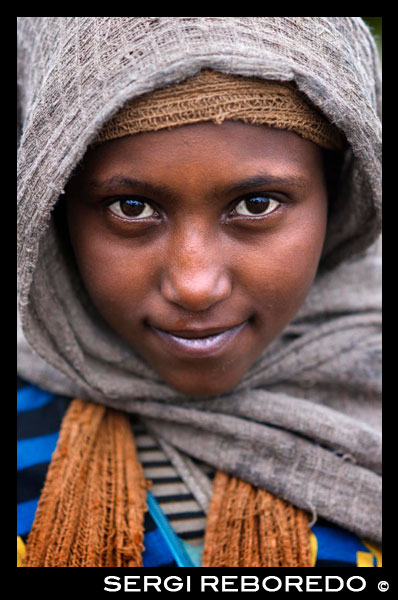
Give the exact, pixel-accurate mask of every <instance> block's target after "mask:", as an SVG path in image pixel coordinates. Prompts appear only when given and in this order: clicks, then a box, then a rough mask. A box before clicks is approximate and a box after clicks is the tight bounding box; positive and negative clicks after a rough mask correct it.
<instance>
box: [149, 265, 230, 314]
mask: <svg viewBox="0 0 398 600" xmlns="http://www.w3.org/2000/svg"><path fill="white" fill-rule="evenodd" d="M231 291H232V282H231V280H230V277H229V276H228V274H227V273H224V272H223V273H220V272H218V273H217V272H206V273H203V272H201V273H195V274H190V275H188V274H187V273H185V274H184V272H182V271H181V272H179V273H175V274H174V275H172V274H170V273H169V274H168V275H167V276H165V277H164V278H163V281H162V285H161V293H162V295H163V297H164V298H166V299H167V300H168V301H169V302H172V303H173V304H177V305H179V306H181V307H182V308H184V309H186V310H191V311H199V310H206V309H208V308H210V307H211V306H213V305H214V304H217V303H218V302H221V301H222V300H225V299H226V298H228V297H229V296H230V294H231Z"/></svg>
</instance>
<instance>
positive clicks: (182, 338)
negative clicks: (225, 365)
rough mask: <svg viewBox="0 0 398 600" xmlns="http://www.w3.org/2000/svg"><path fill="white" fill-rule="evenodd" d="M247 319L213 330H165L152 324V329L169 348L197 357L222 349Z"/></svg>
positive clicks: (243, 325) (181, 353)
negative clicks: (231, 325) (237, 323)
mask: <svg viewBox="0 0 398 600" xmlns="http://www.w3.org/2000/svg"><path fill="white" fill-rule="evenodd" d="M246 324H247V321H244V322H243V323H240V324H239V325H235V326H233V327H229V328H226V329H218V330H215V332H214V333H213V332H212V331H210V330H208V331H205V330H204V331H178V332H176V331H173V332H171V331H165V330H163V329H158V328H157V327H154V326H153V325H151V329H152V330H153V331H154V332H155V333H156V334H157V335H158V337H159V338H160V339H161V340H162V341H163V342H165V344H166V345H167V347H168V349H169V350H170V351H172V352H173V353H174V354H178V355H179V356H183V357H184V356H185V357H186V356H189V357H195V358H201V357H207V356H212V355H214V354H216V353H218V352H220V351H221V350H224V349H225V347H226V346H227V345H229V344H230V343H232V341H233V340H234V339H235V338H236V337H237V336H238V335H239V333H240V332H241V331H242V329H243V328H244V327H245V325H246Z"/></svg>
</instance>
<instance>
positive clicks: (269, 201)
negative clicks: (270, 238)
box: [235, 196, 280, 217]
mask: <svg viewBox="0 0 398 600" xmlns="http://www.w3.org/2000/svg"><path fill="white" fill-rule="evenodd" d="M279 205H280V202H278V201H277V200H274V199H273V198H267V197H266V196H255V197H253V198H246V200H241V201H240V202H239V204H237V205H236V208H235V211H236V213H237V214H238V215H245V216H251V217H253V216H254V217H255V216H264V215H267V214H269V213H271V212H273V211H274V210H276V209H277V208H278V206H279Z"/></svg>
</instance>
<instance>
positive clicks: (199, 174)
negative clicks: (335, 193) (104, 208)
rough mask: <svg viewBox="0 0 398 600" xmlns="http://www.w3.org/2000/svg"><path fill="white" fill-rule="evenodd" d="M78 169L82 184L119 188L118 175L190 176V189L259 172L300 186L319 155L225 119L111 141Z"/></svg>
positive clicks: (301, 142) (293, 138)
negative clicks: (109, 183)
mask: <svg viewBox="0 0 398 600" xmlns="http://www.w3.org/2000/svg"><path fill="white" fill-rule="evenodd" d="M83 165H84V168H83V169H82V170H81V176H82V177H83V180H84V183H89V184H90V185H94V186H96V185H102V184H103V183H104V182H109V181H112V180H113V182H114V183H115V184H116V185H120V178H123V176H126V177H136V178H139V179H145V180H146V181H150V182H155V180H156V181H157V182H159V181H164V182H172V181H173V180H176V181H177V180H178V181H179V182H180V181H181V179H184V180H186V179H187V178H188V176H189V177H190V178H191V181H192V183H193V184H194V185H204V184H207V183H208V182H209V181H212V182H219V183H220V185H223V184H224V183H225V184H227V183H231V182H232V181H234V180H239V179H241V178H243V177H248V176H251V175H252V176H255V175H256V174H257V173H258V172H261V173H264V172H266V173H268V174H269V175H270V177H271V178H272V177H274V179H275V180H276V179H278V178H286V177H288V178H289V179H290V181H292V182H296V184H297V185H299V184H300V182H301V183H303V184H304V183H305V182H306V180H308V179H311V178H312V177H314V175H315V174H316V173H317V172H320V171H321V170H322V154H321V149H320V148H319V147H318V146H317V145H316V144H314V143H313V142H311V141H309V140H305V139H303V138H301V137H300V136H298V135H297V134H295V133H292V132H290V131H286V130H281V129H275V128H271V127H266V126H259V125H251V124H250V125H249V124H245V123H241V122H232V121H226V122H224V123H222V125H216V124H214V123H198V124H195V125H187V126H183V127H178V128H174V129H171V130H161V131H156V132H146V133H142V134H136V135H129V136H125V137H123V138H119V139H115V140H111V141H108V142H105V143H103V144H101V145H100V146H97V147H95V148H94V149H92V150H90V151H89V152H88V153H87V155H86V157H85V160H84V162H83ZM79 181H80V182H81V178H80V177H79Z"/></svg>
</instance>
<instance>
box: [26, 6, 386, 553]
mask: <svg viewBox="0 0 398 600" xmlns="http://www.w3.org/2000/svg"><path fill="white" fill-rule="evenodd" d="M18 45H19V50H18V59H19V67H18V90H19V116H20V122H19V127H20V129H19V153H18V166H19V196H18V202H19V205H18V291H19V298H18V300H19V303H18V305H19V314H20V322H21V329H20V331H19V336H20V339H19V367H18V368H19V372H20V374H21V375H22V376H24V377H26V378H28V379H30V380H31V381H33V382H35V383H37V384H39V385H41V386H42V387H44V388H46V389H49V390H50V391H56V392H62V393H65V394H69V395H79V396H80V397H83V398H86V399H89V400H92V401H97V402H100V403H105V404H107V405H109V406H113V407H115V408H118V409H120V410H124V411H127V412H136V413H138V414H140V415H142V416H143V417H144V418H145V422H146V423H147V424H148V426H149V427H150V428H151V431H153V432H154V433H155V434H156V435H158V436H159V437H160V438H161V440H162V441H165V442H166V443H168V444H170V445H171V446H172V447H173V448H174V449H177V450H181V451H183V452H186V453H188V454H189V455H190V456H192V457H195V458H198V459H201V460H203V461H205V462H208V463H209V464H211V465H213V466H214V467H216V468H218V469H221V470H224V471H226V472H229V473H232V474H234V475H236V476H238V477H241V478H243V479H245V480H247V481H249V482H251V483H253V484H254V485H259V486H261V487H264V488H265V489H267V490H268V491H270V492H272V493H274V494H276V495H278V496H280V497H283V498H284V499H286V500H288V501H290V502H291V503H293V504H295V505H297V506H299V507H301V508H303V509H305V510H309V511H312V512H313V513H314V514H315V515H321V516H323V517H325V518H326V519H329V520H331V521H333V522H335V523H337V524H339V525H341V526H343V527H345V528H347V529H349V530H351V531H354V532H356V533H358V534H359V535H361V536H363V537H367V538H369V539H371V540H374V541H378V542H379V541H380V540H381V432H380V425H381V414H380V413H381V401H380V386H381V376H380V362H381V356H380V354H381V349H380V343H381V342H380V337H381V316H380V259H379V255H378V252H377V247H378V244H376V245H375V244H374V242H375V241H376V240H377V239H378V236H379V232H380V210H381V207H380V204H381V173H380V170H381V169H380V161H381V124H380V102H381V100H380V87H381V82H380V65H379V61H378V54H377V49H376V46H375V43H374V41H373V38H372V36H371V34H370V32H369V30H368V28H367V27H366V25H365V24H364V22H363V21H362V20H361V18H360V17H20V18H19V21H18ZM206 68H210V69H213V70H217V71H221V72H225V73H233V74H238V75H245V76H256V77H260V78H263V79H274V80H279V81H294V82H295V83H296V85H297V86H298V88H299V90H301V91H302V92H304V93H305V94H306V95H307V97H308V98H309V99H310V100H311V101H312V103H313V104H314V105H316V106H317V107H318V108H319V109H320V110H321V111H322V112H323V114H324V115H325V116H326V117H327V118H328V119H329V121H330V122H331V123H333V124H335V125H336V126H337V127H338V128H339V129H340V130H341V131H342V132H344V135H345V137H346V140H347V142H348V148H347V149H346V151H345V157H344V165H343V169H342V177H341V181H340V184H339V190H338V194H337V198H336V201H335V210H334V212H333V214H332V215H331V219H330V221H329V223H328V232H327V238H326V243H325V249H324V254H323V258H322V261H321V268H320V270H319V273H318V275H317V277H316V280H315V282H314V285H313V287H312V289H311V291H310V293H309V295H308V297H307V299H306V301H305V303H304V305H303V306H302V308H301V310H300V312H299V313H298V315H296V318H295V319H294V321H293V322H292V323H291V324H290V325H289V326H288V327H287V328H286V329H285V330H284V332H283V333H282V334H281V335H280V336H279V338H278V339H276V340H275V341H274V342H273V343H272V344H271V345H270V346H269V347H268V348H267V349H266V350H265V351H264V353H263V355H262V356H261V357H260V359H258V360H257V361H256V363H255V364H254V365H253V367H252V368H251V369H250V371H249V372H248V373H247V374H246V376H245V377H244V378H243V380H242V381H241V382H240V383H239V385H238V386H237V387H236V388H235V389H234V390H233V391H232V392H231V393H229V394H226V395H223V396H219V397H215V398H211V399H206V400H194V399H191V398H188V397H186V396H184V395H183V394H181V393H179V392H177V391H175V390H174V389H172V388H171V387H170V386H168V385H167V384H166V383H164V382H163V381H162V380H161V379H160V378H159V376H158V375H157V374H156V373H155V372H154V371H153V370H152V369H151V368H150V367H149V366H148V365H147V364H145V363H144V362H143V360H142V359H141V358H139V357H138V356H137V355H136V354H135V353H134V352H133V350H131V349H130V348H129V347H128V346H127V345H126V344H125V343H124V342H122V341H121V340H120V339H119V338H118V337H117V335H116V334H115V333H114V332H113V331H111V330H110V329H109V328H108V327H107V326H106V325H105V324H104V323H103V322H102V321H101V320H100V319H99V318H98V316H97V313H96V311H95V310H94V309H93V307H92V305H91V303H90V301H89V299H88V297H87V295H86V292H85V290H84V288H83V286H82V284H81V281H80V278H79V275H78V273H77V272H76V271H75V269H74V266H73V265H71V264H70V262H69V261H68V259H67V257H66V256H65V254H64V252H63V249H62V246H61V245H60V242H59V239H58V238H57V234H56V229H55V227H54V224H53V221H52V219H51V211H52V209H53V207H54V206H55V204H56V202H57V200H58V198H59V197H60V195H62V194H63V192H64V187H65V185H66V183H67V181H68V179H69V177H70V175H71V173H72V171H73V169H74V168H75V166H76V165H77V163H78V162H79V161H80V160H81V159H82V158H83V156H84V154H85V152H86V149H87V147H88V145H89V144H90V142H92V141H93V140H94V139H95V138H96V136H97V134H98V132H99V130H100V129H101V126H102V125H103V123H104V122H105V121H107V120H108V119H109V118H110V117H111V116H112V115H114V114H115V113H116V112H117V111H118V110H119V108H120V107H121V106H122V105H123V104H124V103H125V102H126V101H127V100H128V99H130V98H133V97H136V96H139V95H141V94H143V93H146V92H150V91H152V90H154V89H158V88H161V87H164V86H165V85H168V84H172V83H176V82H179V81H183V80H184V79H186V78H187V77H189V76H192V75H194V74H196V73H197V72H199V71H200V70H201V69H206ZM215 416H217V418H215Z"/></svg>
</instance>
